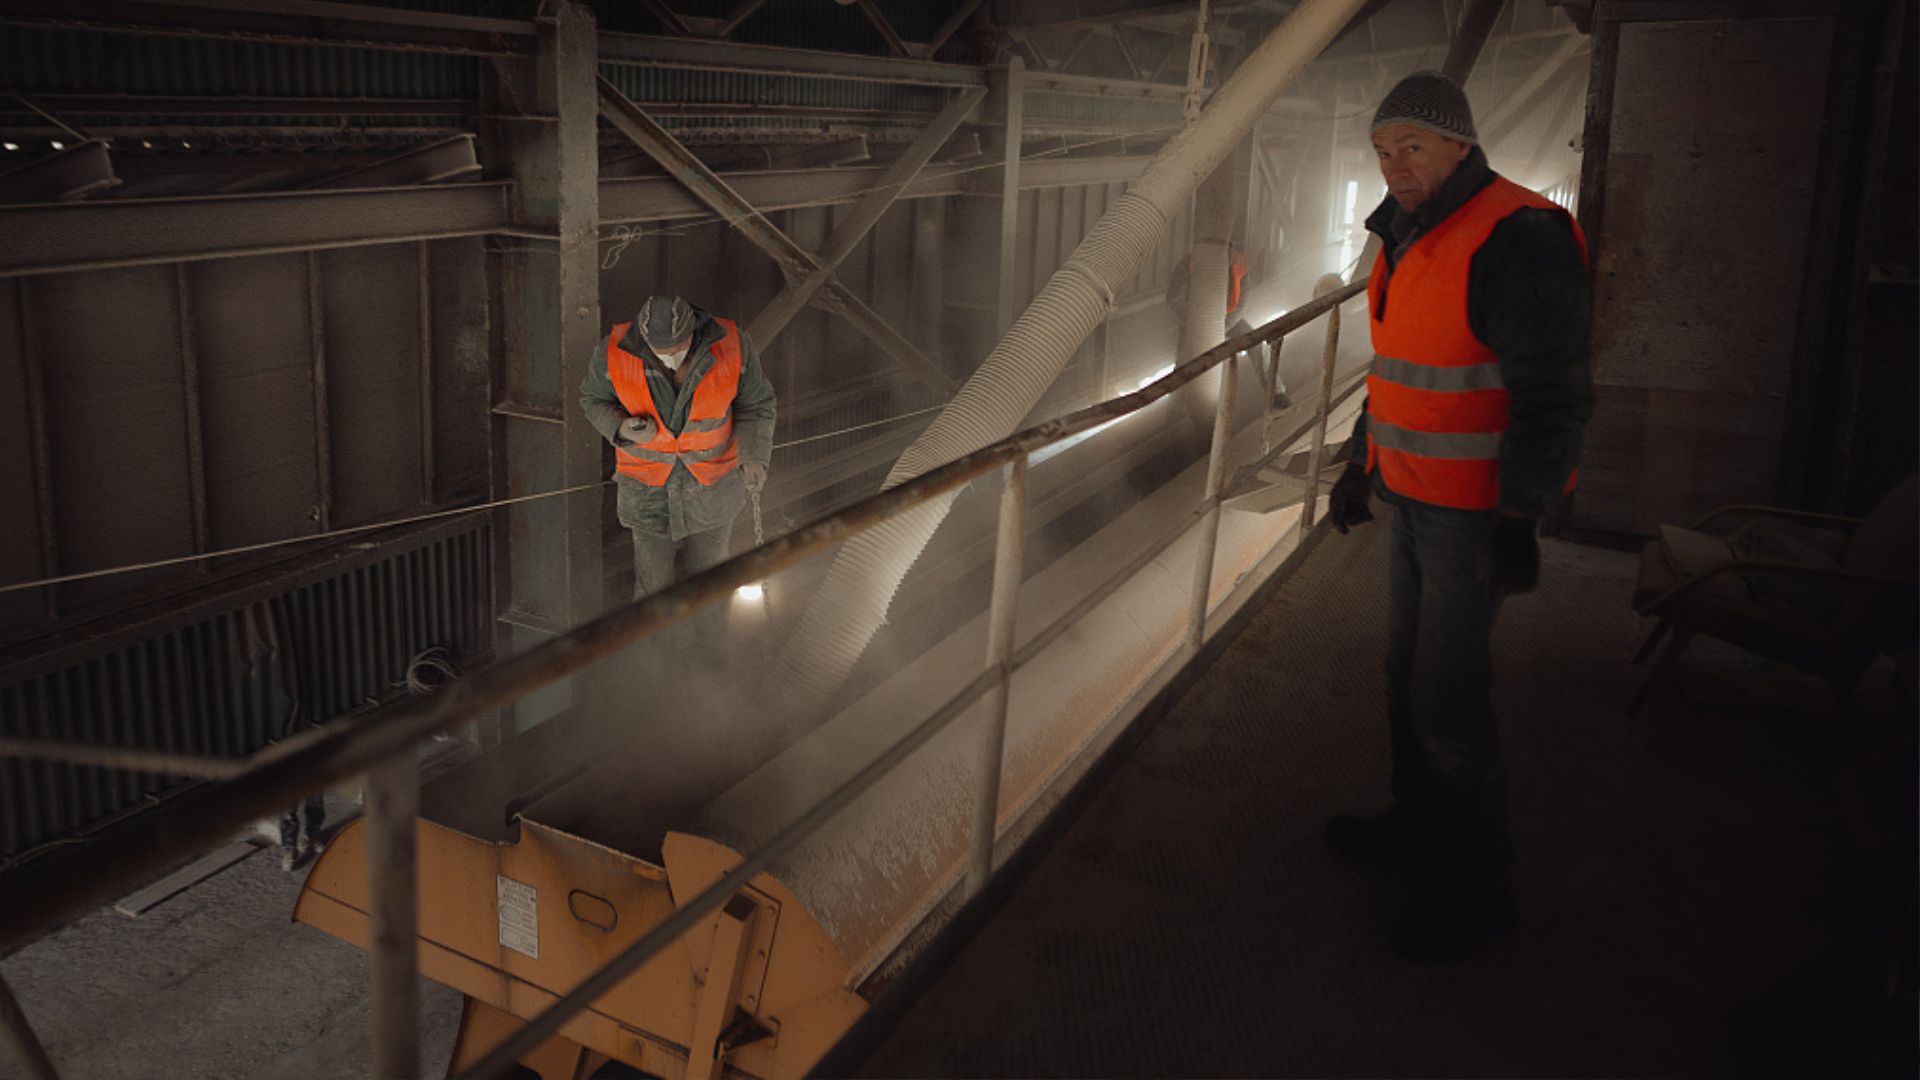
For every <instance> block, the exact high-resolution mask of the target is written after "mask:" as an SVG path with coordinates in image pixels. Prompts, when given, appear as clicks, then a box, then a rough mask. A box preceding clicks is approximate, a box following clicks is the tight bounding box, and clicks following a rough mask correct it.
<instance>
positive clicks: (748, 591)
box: [733, 581, 767, 600]
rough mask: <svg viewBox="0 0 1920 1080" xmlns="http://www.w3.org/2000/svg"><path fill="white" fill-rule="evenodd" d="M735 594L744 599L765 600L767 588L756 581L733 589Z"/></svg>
mask: <svg viewBox="0 0 1920 1080" xmlns="http://www.w3.org/2000/svg"><path fill="white" fill-rule="evenodd" d="M733 595H735V596H737V597H739V598H740V599H742V600H765V599H766V598H767V590H766V588H765V587H764V586H762V585H761V584H760V583H759V582H757V581H756V582H754V583H753V584H751V585H742V586H740V587H739V588H737V589H735V590H733Z"/></svg>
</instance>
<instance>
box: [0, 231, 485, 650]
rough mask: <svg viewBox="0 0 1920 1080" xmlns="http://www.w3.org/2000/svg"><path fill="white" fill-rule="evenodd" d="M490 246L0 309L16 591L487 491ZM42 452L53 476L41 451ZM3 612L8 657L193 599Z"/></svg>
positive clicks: (249, 268)
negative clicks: (140, 607) (23, 647)
mask: <svg viewBox="0 0 1920 1080" xmlns="http://www.w3.org/2000/svg"><path fill="white" fill-rule="evenodd" d="M486 291H487V290H486V277H485V265H484V262H483V258H482V252H481V242H480V241H479V240H475V239H457V240H444V241H436V242H433V243H430V244H392V245H385V246H379V247H369V248H362V249H349V250H342V251H331V252H323V253H315V254H312V255H272V256H259V257H252V258H244V259H222V260H211V261H206V262H197V263H191V264H177V265H166V266H154V267H140V268H133V269H124V270H110V271H100V272H88V273H70V274H54V275H46V276H42V277H33V278H22V279H18V280H17V281H14V282H9V283H7V287H6V288H5V290H4V295H3V296H0V391H4V392H0V458H3V459H4V464H0V515H5V517H6V518H7V519H9V520H12V521H15V522H18V523H20V525H21V527H19V528H15V529H12V530H8V534H7V536H6V538H5V539H4V540H3V541H0V581H4V582H9V583H11V582H20V581H31V580H37V579H39V578H41V577H43V576H48V575H54V574H70V573H79V572H86V571H91V570H100V569H108V568H112V567H117V566H123V565H130V564H136V563H143V562H148V561H153V560H162V559H169V558H176V557H182V556H191V555H194V554H198V553H201V552H207V551H219V550H223V549H227V548H232V547H235V546H240V545H246V544H255V543H264V542H268V541H275V540H297V539H300V538H303V537H306V536H311V535H313V534H314V533H317V532H321V531H324V530H326V529H328V528H338V527H341V526H346V525H356V524H364V523H369V522H375V521H379V520H384V519H389V518H392V517H396V516H400V515H403V514H407V513H413V512H417V511H419V510H420V509H422V508H423V507H428V506H436V505H441V506H443V505H449V504H457V503H459V502H461V501H464V500H467V499H471V498H473V497H476V496H479V495H482V494H484V493H485V491H486V485H487V469H488V464H487V455H486V434H485V433H486V424H487V410H488V408H489V404H490V398H489V395H490V390H489V383H490V376H489V370H490V368H489V360H488V325H489V316H488V310H487V304H486ZM42 443H44V460H43V457H42V454H41V444H42ZM229 569H231V568H230V567H223V566H218V565H215V566H212V567H207V566H203V565H200V564H192V563H188V564H182V565H177V566H172V567H168V568H164V569H156V570H148V571H140V572H134V573H126V574H117V575H113V576H110V577H104V578H100V579H95V580H90V581H82V582H75V583H71V584H68V585H62V586H59V587H58V588H57V593H58V595H57V596H56V597H54V598H52V599H53V601H54V602H53V603H52V604H51V605H50V604H49V598H48V597H47V596H46V593H47V592H48V591H49V590H36V591H29V592H22V593H13V594H6V595H4V596H0V643H4V642H6V641H18V640H22V639H25V638H28V637H32V636H34V635H36V634H40V633H44V632H46V631H48V630H49V629H51V628H53V627H54V626H56V625H58V624H59V622H60V621H61V620H62V619H66V618H71V617H80V616H86V615H93V614H99V613H102V612H105V611H112V610H118V609H121V608H124V607H126V606H128V605H129V604H131V603H133V602H135V601H137V600H141V599H146V598H150V597H151V596H153V595H154V594H155V593H156V592H169V591H178V590H181V589H186V588H191V587H196V586H198V585H200V584H201V583H202V582H204V581H206V580H209V573H210V572H216V573H217V572H222V571H225V570H229Z"/></svg>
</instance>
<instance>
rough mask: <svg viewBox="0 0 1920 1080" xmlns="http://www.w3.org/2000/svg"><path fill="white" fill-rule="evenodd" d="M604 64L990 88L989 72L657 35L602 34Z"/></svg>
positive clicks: (921, 61)
mask: <svg viewBox="0 0 1920 1080" xmlns="http://www.w3.org/2000/svg"><path fill="white" fill-rule="evenodd" d="M600 62H601V63H604V64H637V65H641V66H644V67H671V68H685V69H690V70H695V71H730V72H739V73H743V74H753V75H798V76H803V77H811V78H830V79H851V80H854V81H856V82H883V83H899V84H902V85H916V86H961V87H965V86H978V87H984V86H986V85H987V72H986V69H984V68H978V67H973V66H972V65H968V64H942V63H937V62H935V61H932V60H900V59H895V58H892V57H883V56H859V55H856V54H853V53H836V52H826V51H823V50H819V49H789V48H782V47H780V46H777V45H742V44H739V43H737V42H730V41H708V40H704V39H701V38H670V37H658V36H655V35H651V34H612V33H607V34H601V35H600Z"/></svg>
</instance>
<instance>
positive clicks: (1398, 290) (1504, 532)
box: [1327, 71, 1593, 962]
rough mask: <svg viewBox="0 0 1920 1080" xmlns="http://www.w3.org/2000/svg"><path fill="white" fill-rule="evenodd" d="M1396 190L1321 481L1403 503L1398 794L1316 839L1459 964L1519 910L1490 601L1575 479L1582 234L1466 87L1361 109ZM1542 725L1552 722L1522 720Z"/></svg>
mask: <svg viewBox="0 0 1920 1080" xmlns="http://www.w3.org/2000/svg"><path fill="white" fill-rule="evenodd" d="M1372 130H1373V146H1374V150H1375V152H1376V154H1377V156H1378V157H1379V160H1380V171H1381V174H1382V175H1383V176H1384V177H1385V178H1386V181H1387V191H1388V197H1387V198H1386V200H1385V201H1384V202H1382V203H1381V205H1380V207H1379V209H1377V210H1375V211H1374V212H1373V214H1372V216H1370V217H1369V218H1368V219H1367V228H1368V229H1370V230H1372V231H1373V232H1374V233H1376V234H1378V235H1379V237H1380V240H1381V242H1382V245H1383V246H1382V248H1381V251H1380V256H1379V258H1378V259H1377V260H1376V261H1375V262H1374V265H1373V276H1372V280H1371V282H1370V285H1369V300H1370V301H1371V304H1372V319H1371V322H1372V328H1373V350H1374V354H1375V355H1374V360H1373V367H1372V369H1371V371H1370V373H1369V375H1368V377H1367V408H1366V412H1365V415H1364V416H1362V418H1361V424H1362V425H1363V427H1362V429H1361V430H1360V431H1356V433H1355V434H1356V438H1355V443H1354V445H1356V446H1358V445H1359V444H1360V438H1359V436H1360V435H1361V434H1362V433H1364V436H1365V439H1364V445H1365V448H1366V456H1365V458H1364V460H1356V461H1354V462H1353V463H1351V464H1350V465H1349V466H1348V467H1347V470H1346V473H1345V475H1343V476H1342V477H1341V478H1340V480H1339V482H1338V483H1337V484H1336V485H1335V486H1334V488H1333V491H1332V492H1331V495H1330V501H1331V506H1330V509H1329V512H1328V517H1329V519H1330V520H1331V521H1332V523H1333V524H1334V526H1335V527H1336V528H1338V529H1339V530H1340V531H1341V532H1343V533H1344V532H1346V531H1347V527H1348V526H1350V525H1353V524H1356V523H1359V522H1363V521H1367V520H1370V519H1371V516H1372V515H1371V513H1370V512H1369V510H1368V507H1367V504H1368V499H1369V496H1370V495H1371V493H1373V492H1374V491H1378V492H1379V493H1380V494H1381V495H1382V496H1383V497H1384V499H1385V500H1386V501H1387V502H1388V503H1390V504H1392V506H1393V552H1392V571H1391V579H1390V592H1391V595H1392V600H1391V610H1390V616H1389V620H1388V640H1387V729H1388V732H1389V735H1390V741H1391V745H1392V754H1393V788H1392V791H1393V804H1392V807H1391V809H1389V810H1388V811H1387V812H1386V813H1385V814H1383V815H1381V816H1378V817H1339V818H1335V819H1334V820H1332V821H1331V822H1329V823H1328V826H1327V839H1328V841H1329V842H1330V843H1331V844H1332V846H1333V847H1334V848H1335V849H1337V850H1339V851H1341V852H1343V853H1346V854H1349V855H1352V856H1355V857H1359V858H1364V859H1368V860H1371V861H1376V862H1382V863H1388V864H1392V865H1395V866H1399V867H1402V868H1404V869H1408V870H1411V871H1414V872H1415V873H1416V874H1418V875H1419V876H1420V877H1421V878H1422V879H1423V880H1424V881H1425V882H1426V884H1427V888H1426V890H1425V892H1424V895H1423V898H1422V900H1421V902H1420V903H1419V905H1418V906H1416V907H1415V908H1414V910H1413V911H1412V912H1411V913H1410V914H1408V915H1407V916H1406V918H1405V919H1404V920H1403V921H1402V922H1401V923H1400V924H1399V925H1398V926H1397V927H1396V928H1395V931H1394V938H1393V943H1394V946H1395V948H1396V949H1398V950H1399V951H1400V952H1401V953H1402V954H1403V955H1406V956H1409V957H1412V958H1414V959H1419V960H1425V961H1430V962H1444V961H1449V960H1455V959H1459V958H1461V957H1464V956H1466V955H1468V954H1469V953H1472V952H1474V951H1475V950H1477V949H1479V948H1480V947H1481V946H1483V945H1485V944H1487V943H1489V942H1491V941H1493V940H1495V939H1497V938H1499V937H1501V936H1502V935H1504V934H1505V933H1507V931H1508V930H1510V929H1511V928H1512V927H1513V925H1514V922H1515V921H1516V919H1517V913H1516V910H1515V905H1514V900H1513V896H1512V893H1511V891H1510V890H1509V887H1508V884H1507V867H1508V865H1509V864H1510V863H1512V862H1513V843H1512V840H1511V838H1510V836H1509V832H1508V826H1507V792H1506V772H1505V766H1504V765H1503V763H1502V758H1501V753H1500V737H1499V731H1498V729H1497V728H1496V726H1495V722H1494V712H1493V660H1492V656H1491V639H1492V634H1493V623H1494V616H1495V615H1496V614H1497V613H1498V612H1499V610H1500V602H1501V599H1502V598H1503V597H1505V596H1508V595H1512V594H1514V593H1524V592H1527V591H1529V590H1531V589H1532V588H1533V587H1534V585H1535V583H1536V582H1537V581H1538V579H1539V573H1540V549H1539V543H1538V541H1537V540H1536V526H1537V523H1538V522H1539V520H1540V518H1541V517H1542V516H1543V515H1544V514H1546V513H1547V512H1548V511H1549V510H1550V509H1553V508H1554V507H1555V506H1556V504H1557V503H1558V502H1559V501H1560V500H1561V499H1562V498H1563V497H1564V495H1565V494H1566V493H1568V492H1570V491H1571V490H1572V486H1573V485H1572V479H1573V471H1574V462H1575V460H1576V459H1577V458H1578V457H1579V453H1580V442H1581V437H1582V434H1583V432H1584V430H1585V426H1586V421H1587V418H1588V416H1590V415H1591V414H1592V411H1593V385H1592V377H1591V372H1590V370H1589V362H1588V346H1587V336H1588V322H1589V314H1590V313H1589V299H1588V292H1587V279H1586V240H1585V238H1584V237H1583V236H1582V234H1581V232H1580V227H1579V226H1578V225H1577V224H1575V223H1574V221H1573V219H1572V218H1571V217H1570V216H1569V215H1568V214H1567V213H1566V211H1564V210H1562V209H1561V208H1560V207H1558V206H1556V205H1554V204H1553V203H1551V202H1548V201H1547V200H1546V199H1544V198H1542V197H1541V196H1539V195H1537V194H1535V193H1534V192H1531V191H1528V190H1527V189H1525V188H1523V187H1520V186H1519V185H1517V184H1515V183H1513V182H1511V181H1509V180H1506V179H1505V178H1503V177H1501V176H1499V175H1498V174H1496V173H1495V172H1494V171H1493V170H1492V169H1491V168H1490V167H1489V166H1488V164H1487V158H1486V155H1485V154H1484V153H1483V152H1482V151H1481V149H1480V147H1479V146H1478V145H1476V135H1475V133H1474V128H1473V115H1472V113H1471V112H1470V111H1469V110H1468V107H1467V99H1466V95H1465V94H1463V93H1462V92H1461V91H1460V88H1459V87H1458V86H1456V85H1455V84H1454V83H1453V82H1452V81H1451V80H1449V79H1448V78H1446V77H1445V76H1443V75H1441V74H1439V73H1437V72H1431V71H1429V72H1421V73H1419V74H1416V75H1412V76H1409V77H1407V78H1406V79H1404V80H1402V81H1401V82H1400V83H1399V85H1397V86H1395V87H1394V88H1393V90H1392V91H1391V92H1389V93H1388V94H1387V97H1386V100H1385V101H1384V102H1382V103H1381V105H1380V109H1379V111H1378V112H1377V113H1376V114H1375V115H1374V119H1373V129H1372ZM1532 719H1535V720H1538V719H1543V718H1538V717H1536V718H1532Z"/></svg>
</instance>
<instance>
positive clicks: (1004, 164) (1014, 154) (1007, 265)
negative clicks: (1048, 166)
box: [993, 56, 1027, 334]
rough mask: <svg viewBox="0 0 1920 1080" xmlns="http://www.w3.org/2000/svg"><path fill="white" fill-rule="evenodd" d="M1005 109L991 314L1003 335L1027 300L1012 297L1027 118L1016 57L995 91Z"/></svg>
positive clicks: (1020, 67)
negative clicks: (997, 266) (997, 257)
mask: <svg viewBox="0 0 1920 1080" xmlns="http://www.w3.org/2000/svg"><path fill="white" fill-rule="evenodd" d="M996 89H997V90H998V93H999V95H1000V104H1001V106H1002V107H1003V108H1004V109H1005V115H1006V123H1005V124H1004V125H1002V126H1001V128H1000V131H999V139H1000V146H999V147H998V149H999V151H1000V160H1001V168H1000V276H999V290H998V291H999V296H998V301H997V304H996V307H995V312H994V324H993V325H994V331H995V333H996V334H1005V333H1006V332H1007V329H1008V328H1009V327H1011V326H1012V325H1013V317H1014V316H1015V315H1016V314H1018V313H1019V311H1020V305H1022V304H1023V303H1025V302H1026V299H1027V298H1026V297H1024V296H1018V295H1015V285H1014V282H1015V281H1017V280H1018V275H1016V274H1015V273H1014V260H1015V258H1016V256H1017V255H1018V253H1019V252H1018V249H1019V234H1020V164H1021V163H1020V139H1021V134H1022V131H1021V128H1022V121H1023V120H1024V119H1025V118H1026V101H1027V84H1026V65H1025V64H1022V63H1021V62H1020V58H1019V57H1017V56H1016V57H1014V58H1013V59H1011V60H1009V61H1007V69H1006V72H1005V74H1004V75H1002V76H1000V79H999V83H998V86H997V88H996Z"/></svg>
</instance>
